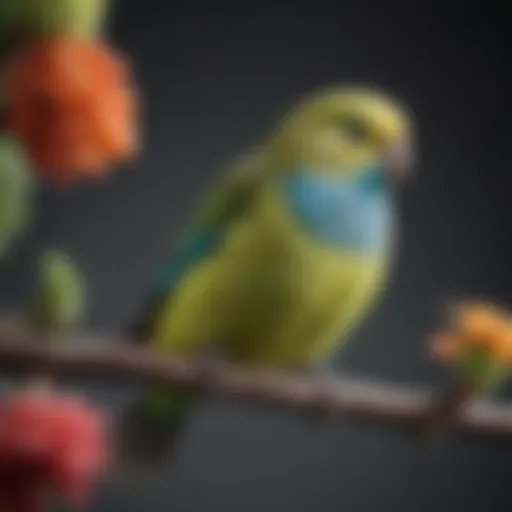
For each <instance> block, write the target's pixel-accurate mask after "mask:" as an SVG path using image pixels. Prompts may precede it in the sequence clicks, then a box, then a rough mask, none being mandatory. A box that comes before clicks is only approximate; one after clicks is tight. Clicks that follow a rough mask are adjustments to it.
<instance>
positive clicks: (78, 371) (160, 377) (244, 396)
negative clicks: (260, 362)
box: [0, 328, 512, 438]
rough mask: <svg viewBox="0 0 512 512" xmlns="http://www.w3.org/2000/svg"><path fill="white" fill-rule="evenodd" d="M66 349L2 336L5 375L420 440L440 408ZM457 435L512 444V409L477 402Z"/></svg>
mask: <svg viewBox="0 0 512 512" xmlns="http://www.w3.org/2000/svg"><path fill="white" fill-rule="evenodd" d="M63 341H64V342H63V343H52V344H46V343H44V342H42V341H41V340H40V339H37V337H33V336H31V335H30V334H29V333H20V332H16V333H15V332H13V330H12V329H10V330H2V329H1V328H0V369H17V370H22V371H41V370H42V369H44V371H47V372H49V373H50V374H52V375H55V376H73V377H75V376H86V377H103V378H110V379H116V380H126V381H129V382H134V381H139V382H141V383H147V384H164V385H172V386H180V387H184V388H189V389H196V390H200V391H203V392H204V393H206V394H209V395H215V396H218V397H223V398H226V399H231V400H236V401H241V402H252V403H255V404H260V405H263V406H276V407H280V408H284V409H289V410H295V411H297V412H302V413H308V412H311V411H314V410H316V411H318V410H320V409H323V410H325V412H329V413H330V414H331V415H332V416H334V417H338V418H340V419H351V420H363V421H367V422H373V423H380V424H391V425H394V426H396V427H401V428H404V429H406V430H408V431H410V432H412V433H414V434H418V435H419V434H420V433H421V432H424V428H425V423H429V421H430V422H431V420H432V418H431V416H432V413H433V411H435V410H437V409H438V408H439V407H438V403H439V402H438V400H437V398H436V396H437V395H436V394H435V393H432V392H431V391H429V390H428V389H425V388H416V389H414V388H412V387H409V386H406V385H391V384H386V383H384V382H379V381H372V380H366V379H356V378H349V377H343V378H340V379H338V381H337V382H336V383H334V384H333V385H332V392H331V393H329V394H326V393H325V388H324V387H323V386H322V385H321V383H319V382H318V381H317V380H316V379H314V378H311V377H309V378H308V377H304V376H298V375H290V374H285V373H279V372H260V371H249V370H247V369H243V368H238V367H234V366H230V365H227V364H218V365H217V364H216V365H215V366H211V367H210V371H209V372H205V367H204V365H203V364H201V363H200V362H199V361H194V360H186V359H180V358H176V357H162V355H160V354H153V353H151V352H149V351H147V350H144V349H141V348H137V347H134V346H130V345H129V344H128V343H122V342H121V340H118V342H117V343H116V342H115V340H113V339H111V338H104V339H102V338H101V337H99V336H96V337H89V338H87V337H83V338H81V339H78V338H75V337H74V338H73V340H72V341H71V340H68V341H67V342H66V341H65V340H63ZM120 342H121V346H120ZM454 427H455V428H457V429H459V430H462V431H464V432H467V433H471V434H479V435H483V436H487V437H493V438H503V437H505V438H512V406H510V405H506V404H503V403H501V404H500V403H493V402H489V401H485V400H472V401H471V402H470V403H469V404H468V406H467V407H466V408H464V410H462V411H460V416H459V418H458V419H457V422H456V424H455V425H454Z"/></svg>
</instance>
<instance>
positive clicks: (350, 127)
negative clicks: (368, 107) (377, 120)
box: [341, 116, 370, 142]
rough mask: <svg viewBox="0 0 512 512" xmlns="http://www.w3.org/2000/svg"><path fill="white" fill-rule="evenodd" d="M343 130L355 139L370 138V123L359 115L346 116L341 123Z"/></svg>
mask: <svg viewBox="0 0 512 512" xmlns="http://www.w3.org/2000/svg"><path fill="white" fill-rule="evenodd" d="M341 127H342V129H343V131H344V132H345V133H346V134H347V135H348V136H349V137H350V138H351V139H353V140H355V141H359V142H360V141H364V140H367V139H369V138H370V130H369V129H368V125H367V124H366V123H365V122H364V121H363V120H362V119H359V118H357V117H352V116H349V117H345V118H344V119H343V121H342V123H341Z"/></svg>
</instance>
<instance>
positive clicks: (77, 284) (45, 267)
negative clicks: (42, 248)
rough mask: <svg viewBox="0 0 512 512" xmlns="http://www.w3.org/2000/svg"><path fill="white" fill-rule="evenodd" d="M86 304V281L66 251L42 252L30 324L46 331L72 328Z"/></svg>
mask: <svg viewBox="0 0 512 512" xmlns="http://www.w3.org/2000/svg"><path fill="white" fill-rule="evenodd" d="M85 306H86V283H85V279H84V277H83V275H82V273H81V271H80V269H79V268H78V265H77V264H76V263H75V262H74V261H73V260H72V259H71V258H70V257H69V256H68V255H66V254H64V253H62V252H59V251H46V252H44V253H43V254H42V255H41V257H40V260H39V275H38V280H37V286H36V292H35V295H34V298H33V303H32V308H31V318H30V320H31V324H32V326H33V327H34V328H36V329H38V330H41V331H43V332H46V333H49V334H58V333H61V332H62V331H65V330H68V329H70V328H73V327H76V325H77V324H78V323H79V322H80V320H81V319H82V317H83V314H84V311H85Z"/></svg>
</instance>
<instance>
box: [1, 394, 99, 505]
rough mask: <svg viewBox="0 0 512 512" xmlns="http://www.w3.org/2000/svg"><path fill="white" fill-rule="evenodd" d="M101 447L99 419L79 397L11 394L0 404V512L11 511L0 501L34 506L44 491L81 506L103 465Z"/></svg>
mask: <svg viewBox="0 0 512 512" xmlns="http://www.w3.org/2000/svg"><path fill="white" fill-rule="evenodd" d="M106 447H107V443H106V428H105V423H104V420H103V418H102V416H101V415H100V414H99V413H98V412H97V411H96V410H94V409H93V408H92V407H91V406H89V405H86V404H85V403H84V402H83V401H81V400H80V399H79V398H77V397H72V396H62V395H57V394H54V393H51V392H34V391H31V392H25V393H21V394H17V395H14V396H13V397H11V399H10V400H9V401H8V402H6V403H5V404H3V405H2V406H0V510H2V511H3V510H6V511H8V512H11V508H8V507H6V506H5V505H4V506H3V507H2V500H4V502H6V503H11V502H13V500H14V502H16V503H19V506H20V507H21V506H22V503H21V502H20V499H22V498H23V499H25V500H29V499H33V500H35V501H34V502H33V503H32V505H33V506H36V505H35V504H36V503H37V499H40V497H41V495H43V496H44V493H45V492H47V491H48V492H50V491H52V492H57V493H58V494H60V495H61V496H62V497H64V499H65V500H66V501H67V502H68V503H70V504H71V505H74V506H82V505H84V504H85V503H86V501H87V499H88V497H89V495H90V492H91V490H92V486H93V485H94V483H95V480H96V478H97V476H98V473H99V472H100V471H101V470H102V469H103V468H104V465H105V463H106V459H107V448H106ZM13 482H16V484H15V485H14V484H13ZM11 506H13V505H11ZM16 506H18V505H16ZM27 506H28V505H27ZM14 510H15V509H13V512H14ZM21 510H23V508H22V509H21ZM36 510H37V509H36Z"/></svg>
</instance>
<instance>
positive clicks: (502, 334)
mask: <svg viewBox="0 0 512 512" xmlns="http://www.w3.org/2000/svg"><path fill="white" fill-rule="evenodd" d="M432 349H433V354H434V356H436V357H437V358H439V359H442V360H445V361H455V360H458V359H459V358H460V357H463V356H464V355H465V354H467V353H468V351H469V350H471V349H481V350H483V351H484V352H485V353H487V354H488V355H489V356H490V357H491V358H492V359H493V360H494V361H495V362H496V363H501V364H512V315H510V314H508V313H507V312H506V311H503V310H502V309H500V308H498V307H496V306H493V305H490V304H484V303H478V302H472V303H464V304H461V305H460V306H459V307H457V308H456V309H455V310H454V311H453V315H452V329H451V330H450V331H445V332H441V333H438V334H437V335H435V336H434V339H433V344H432Z"/></svg>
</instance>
